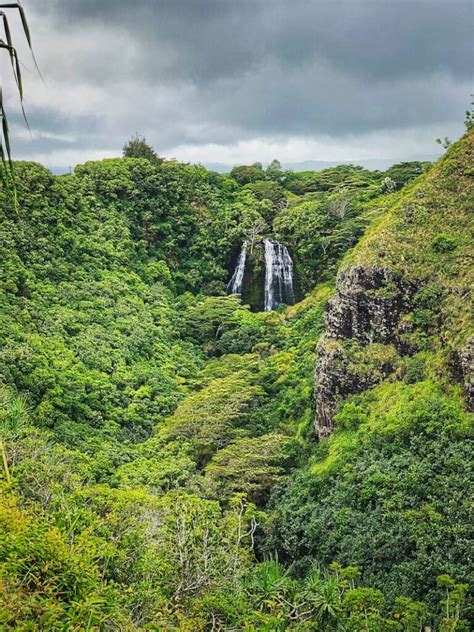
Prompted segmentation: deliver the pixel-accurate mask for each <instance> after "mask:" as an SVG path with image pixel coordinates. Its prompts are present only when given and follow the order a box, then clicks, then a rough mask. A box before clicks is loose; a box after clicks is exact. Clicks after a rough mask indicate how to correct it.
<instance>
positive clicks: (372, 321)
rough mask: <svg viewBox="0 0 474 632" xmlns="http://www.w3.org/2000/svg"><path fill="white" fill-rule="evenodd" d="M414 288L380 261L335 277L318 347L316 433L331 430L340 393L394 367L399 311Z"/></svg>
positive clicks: (360, 387)
mask: <svg viewBox="0 0 474 632" xmlns="http://www.w3.org/2000/svg"><path fill="white" fill-rule="evenodd" d="M415 291H416V287H414V286H413V285H412V284H410V283H407V282H406V281H405V280H404V279H402V278H400V277H397V276H396V275H395V274H393V273H392V272H391V271H389V270H387V269H385V268H383V267H380V266H371V267H363V266H355V267H353V268H350V269H349V270H347V271H345V272H343V273H342V274H341V276H340V277H339V280H338V283H337V288H336V294H335V296H334V298H333V299H332V300H331V301H330V303H329V308H328V312H327V314H326V333H325V335H324V336H323V337H322V339H321V340H320V342H319V344H318V349H317V351H318V360H317V364H316V423H315V425H316V432H317V434H318V437H319V439H323V438H325V437H327V436H328V435H329V434H330V433H331V432H332V430H333V417H334V413H335V411H336V408H337V404H338V402H339V401H340V400H341V399H344V398H345V397H346V396H348V395H351V394H354V393H358V392H361V391H364V390H366V389H368V388H371V387H372V386H375V384H377V383H378V382H380V381H381V380H383V379H385V378H386V377H387V376H388V375H389V374H390V373H392V372H393V371H394V369H395V367H396V365H397V362H396V358H397V352H396V350H397V349H398V348H399V347H400V345H401V341H400V333H401V332H402V331H403V328H402V327H401V326H400V321H401V317H402V315H403V314H404V313H405V312H406V311H407V310H408V309H409V307H410V304H411V299H412V297H413V294H414V292H415ZM364 353H365V354H366V358H365V362H364V358H363V356H364Z"/></svg>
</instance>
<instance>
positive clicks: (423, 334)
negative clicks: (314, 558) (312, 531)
mask: <svg viewBox="0 0 474 632" xmlns="http://www.w3.org/2000/svg"><path fill="white" fill-rule="evenodd" d="M472 164H474V129H472V130H470V131H469V132H468V133H467V134H466V135H465V136H464V137H463V138H462V139H461V140H460V141H458V143H456V144H454V145H453V146H452V147H451V148H450V149H449V151H448V152H447V153H446V155H445V156H444V157H443V158H442V159H441V160H440V161H439V163H438V164H437V165H436V166H435V167H433V169H432V170H431V171H430V172H429V173H428V174H426V175H425V176H424V177H422V178H421V179H420V180H419V181H418V182H417V183H415V184H414V185H413V186H412V187H410V188H409V189H408V190H407V191H406V193H405V192H403V193H402V194H401V195H400V198H399V199H398V201H397V202H396V204H395V205H394V206H393V207H392V208H391V209H390V210H389V211H388V212H387V213H386V215H384V217H383V218H382V220H381V221H380V223H379V224H378V225H377V226H374V228H373V229H371V230H370V231H369V233H368V234H367V235H366V236H365V237H364V238H363V239H362V240H361V242H360V243H359V244H358V246H357V247H356V248H355V249H354V251H353V252H352V253H351V254H350V256H349V257H348V258H347V260H346V262H345V264H344V269H343V270H342V271H341V272H340V274H339V277H338V281H337V286H336V292H335V295H334V297H333V299H332V300H331V301H330V304H329V308H328V311H327V315H326V332H325V334H324V335H323V337H322V339H321V340H320V342H319V343H318V348H317V351H318V360H317V366H316V378H315V397H316V421H315V426H316V432H317V435H318V437H319V438H320V439H322V438H324V437H326V436H328V435H329V434H330V433H331V432H332V430H333V426H334V415H335V413H336V411H337V408H338V405H339V403H340V402H342V401H343V400H344V399H345V398H346V397H347V396H349V395H351V394H354V393H359V392H362V391H364V390H366V389H368V388H371V387H372V386H374V385H376V384H377V383H378V382H380V381H381V380H385V379H398V378H399V377H400V376H403V365H404V363H405V362H406V361H407V360H409V358H408V356H414V355H416V354H420V355H421V356H423V355H424V356H430V357H431V358H435V357H436V358H437V359H436V361H432V366H435V367H436V369H435V373H433V371H432V377H433V379H435V380H436V381H439V382H440V384H443V383H444V384H450V383H451V382H454V381H457V382H459V383H460V384H461V385H462V386H463V388H464V393H465V397H466V405H467V407H468V408H471V409H472V408H473V407H474V378H473V373H474V336H472V317H471V312H470V305H472V303H471V302H470V291H471V288H472V285H473V284H472V278H473V272H472V228H473V223H472V220H473V214H472V208H473V199H474V187H473V177H474V171H473V169H472V166H471V165H472ZM470 229H471V231H470ZM404 356H405V357H404ZM419 379H423V377H421V378H419Z"/></svg>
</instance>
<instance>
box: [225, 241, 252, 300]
mask: <svg viewBox="0 0 474 632" xmlns="http://www.w3.org/2000/svg"><path fill="white" fill-rule="evenodd" d="M246 259H247V242H246V241H244V243H243V244H242V250H241V251H240V254H239V258H238V259H237V265H236V266H235V270H234V274H233V275H232V278H231V280H230V281H229V283H228V284H227V291H228V293H229V294H242V285H243V282H244V272H245V261H246Z"/></svg>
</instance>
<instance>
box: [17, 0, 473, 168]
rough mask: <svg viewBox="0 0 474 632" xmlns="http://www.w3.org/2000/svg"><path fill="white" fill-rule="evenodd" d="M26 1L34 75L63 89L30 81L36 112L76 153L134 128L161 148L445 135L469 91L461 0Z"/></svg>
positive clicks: (469, 20)
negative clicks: (38, 70) (37, 70)
mask: <svg viewBox="0 0 474 632" xmlns="http://www.w3.org/2000/svg"><path fill="white" fill-rule="evenodd" d="M25 4H26V9H27V11H28V12H29V13H30V16H31V17H30V20H31V25H32V30H33V33H34V34H35V37H36V39H37V49H38V57H39V58H40V61H42V67H43V74H45V75H46V78H47V80H48V81H49V82H50V83H51V84H52V85H53V86H54V89H55V90H58V89H59V90H60V92H61V94H55V95H52V98H51V100H50V101H49V103H48V98H47V95H46V94H43V96H38V94H39V92H38V94H36V91H35V90H33V94H32V98H31V99H30V102H31V108H32V111H33V112H34V113H35V115H36V111H37V110H40V112H41V116H42V118H43V119H46V120H42V122H41V124H42V125H43V127H45V128H48V131H49V132H50V133H52V134H58V133H59V132H58V130H63V123H64V122H65V121H66V122H67V123H68V125H69V126H70V128H69V129H70V131H71V135H72V136H74V134H77V135H79V136H80V137H81V138H80V141H78V143H77V148H83V149H84V150H86V149H87V147H91V149H98V148H104V147H120V145H121V144H122V142H123V139H124V138H126V137H127V136H129V135H130V134H131V133H133V132H134V131H135V130H139V131H142V132H143V133H147V134H148V135H149V136H150V137H151V138H152V139H153V140H156V141H157V142H158V144H159V148H162V149H163V150H164V151H167V150H170V151H171V150H172V149H173V148H176V147H178V146H180V145H190V144H199V145H207V144H209V143H218V144H222V145H229V144H232V143H233V144H235V143H238V142H244V141H249V140H251V139H256V138H273V139H275V138H279V139H287V140H288V139H291V138H305V137H308V138H317V137H319V136H322V135H324V136H325V137H326V138H327V139H330V138H333V139H334V140H335V142H339V141H340V140H341V139H344V138H346V137H347V136H348V135H352V136H354V135H359V136H361V142H364V141H363V140H362V136H363V135H364V134H366V135H367V134H372V133H373V132H377V131H383V132H384V133H385V132H387V131H390V130H392V131H393V133H394V134H396V135H398V134H399V131H400V130H403V129H405V130H407V129H417V130H422V129H424V128H425V129H426V130H427V131H426V133H427V134H432V132H433V130H434V129H437V128H438V127H439V128H440V129H441V128H442V129H445V130H446V133H448V132H452V131H453V130H460V129H461V119H462V115H463V110H464V109H465V107H466V104H467V102H468V98H469V92H470V91H472V90H471V85H472V58H473V52H474V49H473V43H472V27H473V6H474V5H473V3H472V2H471V0H469V1H467V0H466V1H465V0H451V1H450V2H446V0H293V1H292V2H288V1H287V0H238V1H235V0H229V1H227V0H129V1H128V2H126V1H124V0H101V1H100V2H99V1H97V0H41V1H40V0H30V2H28V3H26V2H25ZM38 90H39V89H38ZM68 108H69V109H68ZM45 114H46V116H45ZM48 117H49V120H48ZM81 130H84V135H81ZM61 133H62V132H61ZM50 140H51V139H50ZM38 142H40V141H39V140H38ZM51 142H53V141H52V140H51ZM58 142H59V141H58ZM327 142H329V140H327ZM45 148H46V143H45ZM48 150H49V146H48ZM45 151H46V149H45ZM319 157H321V156H319ZM256 158H258V156H256ZM203 159H204V160H206V156H203Z"/></svg>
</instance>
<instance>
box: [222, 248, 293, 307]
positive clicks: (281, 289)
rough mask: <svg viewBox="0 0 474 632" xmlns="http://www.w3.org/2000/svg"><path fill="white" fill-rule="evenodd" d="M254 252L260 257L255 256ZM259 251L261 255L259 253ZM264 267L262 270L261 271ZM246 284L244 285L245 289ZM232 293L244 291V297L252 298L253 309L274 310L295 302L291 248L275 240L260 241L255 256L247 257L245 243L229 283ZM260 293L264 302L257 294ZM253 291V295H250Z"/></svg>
mask: <svg viewBox="0 0 474 632" xmlns="http://www.w3.org/2000/svg"><path fill="white" fill-rule="evenodd" d="M255 252H257V258H256V259H255ZM258 253H260V254H258ZM259 270H261V273H260V272H259ZM244 285H245V288H244ZM227 292H228V293H229V294H242V293H244V300H249V298H250V297H252V298H253V301H252V300H250V305H251V306H253V307H254V308H255V307H257V305H259V306H260V309H262V308H263V309H264V310H265V311H267V312H268V311H271V310H273V309H277V307H278V306H279V305H281V304H282V303H284V304H285V305H293V303H294V302H295V295H294V289H293V261H292V260H291V257H290V254H289V252H288V248H287V247H286V246H285V245H284V244H281V243H279V242H278V241H275V240H273V239H264V240H263V241H262V242H258V243H257V245H256V248H255V249H254V255H253V258H252V253H251V256H250V261H249V260H248V257H247V242H244V243H243V244H242V248H241V251H240V253H239V256H238V259H237V263H236V266H235V270H234V273H233V275H232V278H231V279H230V281H229V283H228V285H227ZM260 292H261V294H260V296H261V302H260V301H259V299H258V298H257V299H255V297H258V296H259V293H260ZM249 293H250V294H249Z"/></svg>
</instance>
